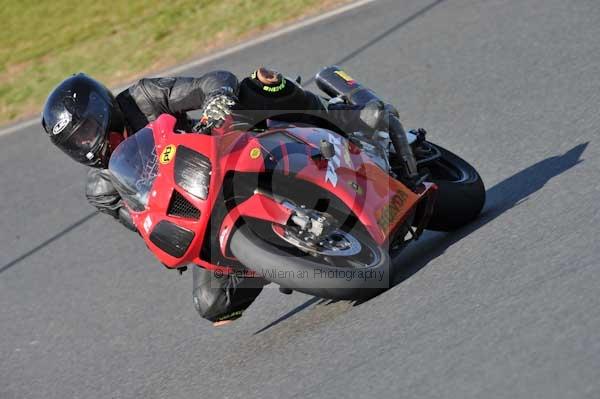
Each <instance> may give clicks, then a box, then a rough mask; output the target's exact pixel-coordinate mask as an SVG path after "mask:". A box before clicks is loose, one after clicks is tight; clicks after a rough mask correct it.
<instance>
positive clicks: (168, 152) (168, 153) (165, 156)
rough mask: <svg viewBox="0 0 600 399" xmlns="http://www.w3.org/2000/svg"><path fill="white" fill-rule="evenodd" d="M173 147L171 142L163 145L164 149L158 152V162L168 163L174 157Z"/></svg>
mask: <svg viewBox="0 0 600 399" xmlns="http://www.w3.org/2000/svg"><path fill="white" fill-rule="evenodd" d="M175 149H176V147H175V146H174V145H173V144H169V145H168V146H166V147H165V149H164V150H162V152H161V153H160V157H159V158H158V159H159V161H160V163H162V164H163V165H166V164H168V163H169V162H171V161H172V160H173V158H175Z"/></svg>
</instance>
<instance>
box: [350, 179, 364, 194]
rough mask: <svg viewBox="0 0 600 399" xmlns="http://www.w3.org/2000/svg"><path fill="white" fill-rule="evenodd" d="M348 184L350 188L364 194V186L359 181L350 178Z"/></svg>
mask: <svg viewBox="0 0 600 399" xmlns="http://www.w3.org/2000/svg"><path fill="white" fill-rule="evenodd" d="M348 185H349V186H350V188H351V189H352V190H354V191H356V194H358V195H363V193H364V191H363V189H362V187H361V186H359V185H358V183H357V182H355V181H352V180H349V181H348Z"/></svg>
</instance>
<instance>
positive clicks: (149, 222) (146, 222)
mask: <svg viewBox="0 0 600 399" xmlns="http://www.w3.org/2000/svg"><path fill="white" fill-rule="evenodd" d="M142 226H143V227H144V231H145V232H146V234H150V227H152V219H151V218H150V215H148V216H146V219H144V224H143V225H142Z"/></svg>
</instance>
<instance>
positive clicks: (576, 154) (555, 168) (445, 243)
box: [254, 142, 589, 334]
mask: <svg viewBox="0 0 600 399" xmlns="http://www.w3.org/2000/svg"><path fill="white" fill-rule="evenodd" d="M588 144H589V142H586V143H583V144H579V145H577V146H575V147H573V148H572V149H570V150H569V151H567V152H566V153H564V154H563V155H557V156H554V157H550V158H546V159H544V160H542V161H540V162H537V163H535V164H533V165H531V166H529V167H528V168H526V169H523V170H522V171H520V172H518V173H516V174H514V175H512V176H510V177H508V178H506V179H504V180H502V181H501V182H499V183H498V184H496V185H495V186H493V187H491V188H490V189H488V190H487V191H486V206H485V208H484V210H483V212H482V214H481V216H480V217H479V219H477V220H475V221H474V222H472V223H471V224H469V225H467V226H465V227H463V228H461V229H459V230H456V231H454V232H451V233H446V234H444V233H429V234H426V235H424V237H423V238H422V239H421V240H420V242H417V243H415V244H412V245H410V246H409V247H408V248H407V249H406V250H405V251H404V252H403V253H401V254H400V255H399V256H398V257H396V259H395V262H400V263H402V264H403V265H404V266H403V267H402V268H401V269H400V270H399V271H398V272H397V274H396V275H395V276H394V281H393V283H392V284H391V287H390V289H392V288H393V287H394V286H396V285H398V284H400V283H401V282H403V281H404V280H406V279H408V278H410V277H411V276H412V275H414V274H415V273H417V272H418V271H419V270H421V269H422V268H423V267H425V266H426V265H427V264H428V263H429V262H431V261H432V260H433V259H435V258H437V257H438V256H440V255H442V254H443V253H444V252H445V251H446V249H448V248H449V247H450V246H451V245H452V244H454V243H456V242H458V241H460V240H462V239H463V238H464V237H466V236H468V235H469V234H471V233H473V232H474V231H476V230H477V229H479V228H481V227H483V226H485V225H486V224H488V223H489V222H491V221H492V220H494V219H496V218H497V217H498V216H500V215H501V214H503V213H504V212H506V211H508V210H510V209H511V208H513V207H514V206H516V205H518V204H521V203H523V202H525V201H527V199H528V197H529V196H530V195H531V194H533V193H535V192H536V191H538V190H540V189H541V188H542V187H544V185H546V183H548V181H549V180H550V179H552V178H553V177H556V176H558V175H560V174H562V173H564V172H565V171H567V170H569V169H571V168H572V167H573V166H575V165H577V164H579V163H581V162H583V160H582V159H580V158H581V155H582V154H583V152H584V151H585V149H586V148H587V146H588ZM428 236H429V237H428ZM319 299H320V298H317V297H313V298H311V299H309V300H308V301H306V302H304V303H303V304H301V305H300V306H297V307H296V308H294V309H292V310H291V311H289V312H288V313H286V314H285V315H283V316H281V317H280V318H279V319H277V320H275V321H273V322H272V323H270V324H268V325H267V326H265V327H263V328H261V329H260V330H258V331H257V332H255V333H254V334H259V333H261V332H263V331H265V330H267V329H269V328H271V327H273V326H275V325H277V324H279V323H281V322H282V321H284V320H286V319H288V318H290V317H292V316H294V315H295V314H297V313H299V312H301V311H302V310H305V309H307V308H309V307H310V306H311V305H313V304H314V303H316V302H318V301H319ZM371 299H373V298H371ZM369 300H370V299H369ZM369 300H367V301H361V302H355V304H354V305H355V306H359V305H361V304H363V303H365V302H368V301H369Z"/></svg>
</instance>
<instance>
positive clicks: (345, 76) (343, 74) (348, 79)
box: [334, 71, 356, 86]
mask: <svg viewBox="0 0 600 399" xmlns="http://www.w3.org/2000/svg"><path fill="white" fill-rule="evenodd" d="M334 73H335V74H336V75H337V76H339V77H340V78H342V79H344V80H345V81H346V83H348V84H349V85H351V86H352V85H353V84H354V83H356V80H354V79H352V78H351V77H350V75H348V74H347V73H346V72H344V71H335V72H334Z"/></svg>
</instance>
